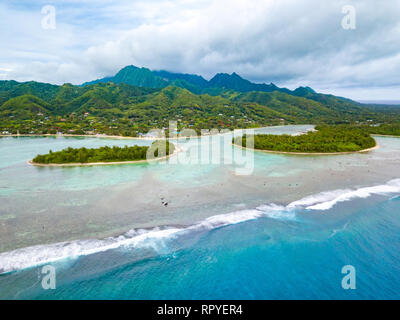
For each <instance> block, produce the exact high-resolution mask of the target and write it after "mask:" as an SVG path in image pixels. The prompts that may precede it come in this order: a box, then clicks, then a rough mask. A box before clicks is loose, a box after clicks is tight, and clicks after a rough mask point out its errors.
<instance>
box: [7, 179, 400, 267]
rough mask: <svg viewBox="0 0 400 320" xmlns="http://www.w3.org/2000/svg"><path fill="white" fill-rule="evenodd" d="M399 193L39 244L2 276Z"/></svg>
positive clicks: (396, 189) (320, 198)
mask: <svg viewBox="0 0 400 320" xmlns="http://www.w3.org/2000/svg"><path fill="white" fill-rule="evenodd" d="M393 193H400V179H396V180H392V181H389V182H388V183H387V184H384V185H378V186H373V187H365V188H359V189H356V190H351V189H344V190H334V191H329V192H322V193H319V194H316V195H312V196H308V197H305V198H303V199H301V200H298V201H294V202H292V203H290V204H289V205H287V206H280V205H276V204H268V205H262V206H259V207H257V208H256V209H248V210H240V211H234V212H231V213H227V214H221V215H216V216H212V217H209V218H207V219H205V220H203V221H201V222H199V223H197V224H194V225H192V226H190V227H187V228H165V229H160V228H155V229H152V230H131V231H129V232H127V233H125V234H124V235H121V236H119V237H111V238H107V239H103V240H78V241H71V242H61V243H55V244H50V245H38V246H33V247H27V248H22V249H17V250H14V251H10V252H4V253H0V273H7V272H12V271H16V270H21V269H26V268H30V267H33V266H37V265H44V264H47V263H52V262H56V261H60V260H64V259H70V258H76V257H79V256H86V255H90V254H94V253H99V252H104V251H108V250H112V249H117V248H121V247H137V248H140V247H150V248H154V249H155V250H157V249H158V248H159V247H160V245H161V246H162V245H164V244H165V241H166V240H169V239H173V238H175V237H177V236H179V235H183V234H186V233H188V232H191V231H199V230H211V229H216V228H221V227H224V226H228V225H234V224H238V223H242V222H246V221H250V220H255V219H258V218H261V217H269V218H271V219H279V220H293V219H295V218H296V210H299V209H300V210H301V209H303V210H304V209H306V210H328V209H331V208H332V207H333V206H334V205H335V204H337V203H339V202H344V201H349V200H351V199H354V198H367V197H369V196H371V195H388V194H393Z"/></svg>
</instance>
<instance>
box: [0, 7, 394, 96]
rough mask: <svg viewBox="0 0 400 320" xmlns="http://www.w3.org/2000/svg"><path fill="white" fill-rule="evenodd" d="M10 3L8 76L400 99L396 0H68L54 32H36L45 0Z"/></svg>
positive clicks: (59, 10)
mask: <svg viewBox="0 0 400 320" xmlns="http://www.w3.org/2000/svg"><path fill="white" fill-rule="evenodd" d="M17 3H18V5H14V6H10V5H9V6H4V5H3V7H2V8H1V7H0V9H4V10H2V12H5V15H6V20H3V21H2V22H0V27H1V28H2V29H3V30H4V29H5V26H6V24H8V25H9V24H11V25H12V26H13V28H12V29H13V30H16V32H13V33H11V32H6V33H5V34H4V35H2V37H4V38H5V39H2V41H3V42H6V43H9V45H8V46H7V48H6V49H5V50H4V51H2V52H1V53H0V58H1V61H2V63H0V69H1V68H3V69H11V70H12V71H7V77H9V78H13V79H17V80H30V79H34V80H40V81H48V82H53V83H63V82H72V83H82V82H84V81H88V80H92V79H95V78H99V77H102V76H106V75H112V74H114V73H115V72H117V71H118V70H119V69H120V68H122V67H123V66H125V65H129V64H135V65H138V66H146V67H149V68H151V69H167V70H170V71H175V72H190V73H197V74H201V75H203V76H205V77H211V76H212V75H214V74H215V73H216V72H229V73H231V72H233V71H235V72H237V73H239V74H241V75H242V76H244V77H246V78H248V79H250V80H253V81H257V82H275V83H276V84H278V85H280V86H288V87H291V88H293V87H296V86H298V85H310V86H312V87H314V88H316V89H317V90H321V91H324V92H332V93H336V94H341V93H345V95H346V96H349V97H353V98H363V99H378V98H385V97H387V94H388V93H390V94H391V96H390V97H387V98H388V99H394V98H396V99H397V98H399V99H400V92H399V93H397V92H398V87H399V80H398V76H397V75H398V74H399V71H400V42H399V41H398V39H400V37H399V36H400V10H399V9H400V1H399V0H387V1H380V2H377V1H374V0H360V1H354V0H353V1H351V0H336V1H329V2H328V1H319V0H296V1H295V0H279V1H278V0H253V1H240V0H229V1H228V0H226V1H225V0H202V1H191V0H178V1H163V0H151V1H144V0H140V1H128V0H126V1H125V0H122V1H118V2H116V1H108V0H99V1H66V0H65V1H59V2H57V4H56V5H55V6H56V9H57V29H56V30H42V29H41V28H40V19H41V18H42V16H41V14H40V9H41V6H42V5H44V4H47V3H45V2H44V1H38V2H37V3H36V5H30V4H29V3H28V2H27V1H26V2H25V1H18V2H17ZM344 5H353V6H354V7H355V9H356V13H357V27H356V29H355V30H344V29H343V28H342V25H341V21H342V19H343V16H344V15H343V13H342V8H343V6H344ZM0 18H1V17H0ZM14 27H15V28H14ZM1 73H2V74H4V73H5V72H4V71H1ZM365 94H369V95H370V96H368V97H365Z"/></svg>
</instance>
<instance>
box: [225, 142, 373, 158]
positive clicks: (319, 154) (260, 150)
mask: <svg viewBox="0 0 400 320" xmlns="http://www.w3.org/2000/svg"><path fill="white" fill-rule="evenodd" d="M232 145H233V146H234V147H237V148H241V149H244V150H250V151H255V152H264V153H272V154H283V155H292V156H340V155H346V154H355V153H367V152H370V151H373V150H377V149H379V148H380V146H379V144H378V142H377V143H376V146H375V147H372V148H368V149H363V150H359V151H346V152H290V151H273V150H262V149H252V148H246V147H243V146H240V145H238V144H235V143H232Z"/></svg>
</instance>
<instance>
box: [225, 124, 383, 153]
mask: <svg viewBox="0 0 400 320" xmlns="http://www.w3.org/2000/svg"><path fill="white" fill-rule="evenodd" d="M317 129H318V130H317V131H309V132H308V133H306V134H301V135H295V136H293V135H287V134H285V135H272V134H260V135H244V136H243V137H236V138H234V139H233V143H234V144H236V145H239V146H244V147H246V146H247V144H248V140H249V139H254V140H253V141H254V149H256V150H268V151H279V152H299V153H333V152H353V151H361V150H364V149H368V148H372V147H375V146H376V141H375V140H374V139H373V138H372V137H371V136H370V135H369V134H368V133H367V132H365V131H364V130H362V129H361V128H357V127H349V126H334V127H331V126H321V127H317Z"/></svg>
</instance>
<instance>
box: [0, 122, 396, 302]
mask: <svg viewBox="0 0 400 320" xmlns="http://www.w3.org/2000/svg"><path fill="white" fill-rule="evenodd" d="M305 129H307V127H300V128H293V127H289V128H278V129H276V128H274V129H272V130H274V131H276V132H277V133H282V132H281V130H289V131H290V132H293V133H295V131H296V130H297V131H303V130H305ZM378 142H379V144H380V145H381V149H380V150H377V151H374V152H372V153H370V154H367V155H358V154H357V155H350V156H348V155H346V156H340V157H322V158H321V157H310V158H304V157H286V156H281V155H271V154H262V153H257V154H255V156H254V161H255V168H254V173H253V175H251V176H250V177H247V178H246V177H243V178H235V179H239V180H232V181H233V182H231V180H228V181H229V183H228V182H227V180H226V175H227V171H226V168H227V167H228V168H229V167H231V168H230V169H232V166H229V165H226V164H224V165H218V164H212V163H211V164H209V165H179V166H170V165H168V164H157V165H155V166H147V165H139V166H137V165H136V166H135V165H134V166H130V165H128V166H110V167H89V168H54V169H56V170H53V168H51V169H50V168H35V167H32V166H28V165H27V164H26V160H28V159H30V158H32V157H33V156H34V155H35V154H37V153H40V152H47V151H48V148H49V147H51V148H52V149H53V150H57V149H62V148H64V147H66V146H69V145H72V146H83V145H84V146H88V145H93V146H99V145H105V144H119V145H124V144H136V143H143V144H146V143H150V142H148V141H135V140H132V141H131V140H126V141H125V140H110V139H88V140H87V139H79V138H68V139H65V138H58V139H49V138H22V139H21V138H18V139H13V138H6V139H0V149H1V150H2V151H3V150H7V152H2V153H0V204H1V206H0V239H2V242H3V243H1V246H4V247H3V248H9V249H3V250H0V299H399V298H400V294H399V293H398V292H399V290H400V255H399V252H400V232H399V231H400V179H399V178H400V177H399V175H398V172H399V171H396V168H399V164H400V163H399V160H400V157H399V156H400V141H399V140H398V139H393V138H379V140H378ZM184 148H185V150H190V148H191V144H190V143H189V144H187V145H184ZM324 168H325V170H328V171H329V174H327V175H326V176H325V181H324V180H322V179H320V180H319V181H318V180H317V181H315V180H313V179H311V180H307V179H306V177H307V176H310V175H312V173H313V172H316V171H317V170H322V169H324ZM346 168H350V169H346ZM393 168H394V169H393ZM58 169H60V170H58ZM384 169H385V170H384ZM357 170H360V171H359V172H358V171H357ZM317 172H318V171H317ZM321 172H322V171H321ZM352 172H353V175H351V173H352ZM354 172H355V173H356V174H354ZM361 173H364V174H366V176H365V177H362V174H361ZM150 175H151V176H150ZM335 176H336V177H337V178H339V179H341V180H343V183H341V184H339V185H340V186H342V187H340V188H333V187H332V185H331V184H329V185H328V182H329V181H328V180H329V179H333V177H335ZM303 177H304V178H303ZM317 177H318V176H317ZM360 177H361V178H363V179H364V180H362V179H361V178H360ZM292 178H293V179H295V180H294V181H295V182H296V183H295V184H294V183H293V182H292V180H290V179H292ZM246 179H248V180H246ZM287 179H289V180H287ZM360 179H361V180H360ZM264 180H267V181H270V183H272V182H274V183H281V185H278V187H277V190H278V192H279V193H278V194H274V195H273V196H271V195H270V193H271V192H273V190H275V189H272V188H267V189H266V190H265V191H264V190H261V191H259V189H261V188H263V187H265V186H264ZM375 180H376V181H375ZM144 181H150V182H149V185H148V186H147V185H146V187H145V186H144V184H143V183H144ZM249 181H250V182H251V183H249ZM260 181H261V182H260ZM282 181H285V183H282ZM288 181H289V182H290V185H288ZM314 181H315V183H314ZM358 181H364V182H363V183H362V184H360V183H359V182H358ZM166 182H168V183H171V182H173V183H172V184H173V186H174V189H172V191H171V192H172V193H174V194H175V193H178V195H179V197H180V198H185V199H183V200H182V203H181V204H182V207H183V209H182V208H180V207H179V206H177V207H174V202H172V205H171V208H168V209H167V210H170V211H162V210H164V209H165V208H163V209H162V210H161V209H159V208H158V207H157V206H155V207H154V208H153V207H151V209H149V210H145V209H143V208H147V207H148V206H150V203H148V202H147V200H146V201H145V202H144V203H143V205H144V206H143V208H141V207H140V208H136V207H137V206H138V203H139V202H140V199H142V198H146V197H149V198H150V197H151V194H152V193H154V192H158V189H157V187H159V186H160V185H161V186H162V188H165V189H168V188H172V187H171V186H170V185H163V183H166ZM257 183H259V184H257ZM310 183H314V184H317V185H316V186H312V188H311V187H310ZM229 184H232V186H231V188H230V189H228V190H229V192H227V193H232V194H233V198H234V201H233V200H232V197H230V196H229V195H226V194H223V193H217V195H218V197H220V198H221V199H220V202H219V203H218V206H213V205H211V204H207V203H208V202H210V199H211V193H205V195H202V197H204V199H203V200H202V201H203V202H202V201H200V200H201V199H200V194H194V195H192V196H195V197H196V198H198V199H199V200H198V201H199V204H197V203H196V204H195V205H193V206H189V205H191V202H190V201H189V200H186V194H185V193H184V192H185V190H186V189H188V188H190V187H193V188H194V189H202V188H203V189H205V190H207V189H212V190H213V191H215V190H218V189H216V188H217V185H221V190H225V189H227V188H229ZM294 185H298V186H297V189H294ZM281 186H282V187H281ZM125 187H129V188H130V189H129V190H134V192H135V193H138V195H137V198H132V197H134V195H131V194H130V195H129V197H126V196H125V194H124V193H120V192H119V190H120V189H123V188H125ZM147 187H149V190H147V189H146V188H147ZM160 188H161V187H160ZM236 189H237V190H236ZM298 189H299V190H301V191H304V190H307V192H299V194H302V196H299V197H298V198H294V199H292V200H291V201H289V202H285V201H283V200H282V199H284V198H285V197H284V196H285V195H284V194H285V193H291V194H292V196H293V194H295V193H296V194H297V192H298ZM141 190H142V191H143V192H144V193H143V194H141V193H140V191H141ZM152 190H157V191H152ZM308 190H317V191H313V192H311V191H308ZM274 192H275V191H274ZM148 193H149V194H150V195H148ZM108 194H112V195H113V197H116V199H115V200H114V202H112V204H111V205H110V204H109V203H110V201H111V199H112V198H108V197H107V195H108ZM115 194H116V195H115ZM242 194H243V195H242ZM253 194H257V196H254V198H252V197H251V195H253ZM102 198H104V199H102ZM292 198H293V197H292ZM127 199H128V201H126V200H127ZM266 199H268V200H266ZM207 200H208V201H207ZM250 200H251V201H250ZM104 206H105V207H107V208H106V210H105V211H104V213H103V212H101V211H100V209H99V208H100V207H101V208H103V207H104ZM129 206H133V207H132V208H134V207H135V208H136V209H137V211H138V213H133V211H129V210H127V212H126V213H124V212H122V213H121V212H120V210H121V208H128V207H129ZM187 207H188V209H186V208H187ZM93 208H94V209H93ZM132 210H133V209H132ZM92 211H93V212H92ZM200 211H204V212H206V213H207V212H208V214H203V213H202V214H199V213H198V212H200ZM160 215H164V217H165V219H164V220H163V222H164V223H158V222H157V223H154V224H153V225H152V226H151V227H149V228H140V227H134V228H131V227H130V223H131V221H133V222H135V223H137V220H138V219H142V216H145V217H147V218H146V219H149V221H153V222H154V221H158V220H157V219H159V216H160ZM175 216H176V217H179V219H177V220H175ZM184 216H185V217H189V218H190V219H186V218H185V219H186V220H188V221H189V222H187V223H174V221H185V219H183V218H184ZM143 219H144V218H143ZM180 219H181V220H180ZM114 222H115V223H116V222H118V223H124V224H125V228H120V229H118V230H119V232H113V233H112V236H107V237H103V236H100V235H99V236H93V234H92V233H91V232H90V231H91V230H92V229H93V230H94V229H95V230H103V229H104V230H106V229H108V228H111V229H112V228H113V227H114V225H113V224H112V223H114ZM135 223H134V224H135ZM42 224H43V225H44V227H46V228H45V229H43V230H41V228H38V229H37V230H36V229H35V228H36V225H38V226H39V227H41V225H42ZM49 226H52V227H53V229H54V230H53V229H51V230H50V229H48V227H49ZM80 228H81V229H80ZM78 231H79V232H78ZM41 234H42V235H43V238H40V236H41ZM101 234H102V233H101ZM29 241H30V244H29ZM27 243H28V244H27ZM47 265H51V266H53V267H54V268H55V271H56V289H55V290H44V289H43V288H42V285H41V282H42V279H43V276H44V275H43V274H42V273H41V272H42V268H43V266H47ZM346 265H351V266H353V267H354V268H355V270H356V289H355V290H344V289H343V288H342V279H343V277H344V276H345V275H344V274H342V272H341V271H342V268H343V267H344V266H346Z"/></svg>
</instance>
